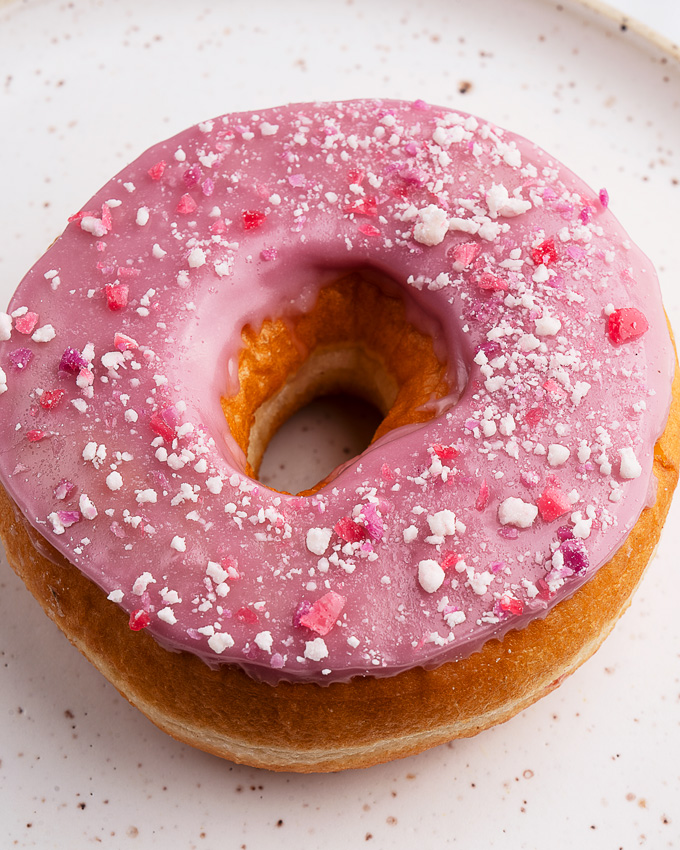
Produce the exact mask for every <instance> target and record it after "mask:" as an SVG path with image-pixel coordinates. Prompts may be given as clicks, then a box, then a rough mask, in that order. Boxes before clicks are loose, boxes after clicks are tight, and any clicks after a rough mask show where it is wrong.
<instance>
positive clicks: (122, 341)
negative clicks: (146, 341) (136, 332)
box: [113, 333, 139, 351]
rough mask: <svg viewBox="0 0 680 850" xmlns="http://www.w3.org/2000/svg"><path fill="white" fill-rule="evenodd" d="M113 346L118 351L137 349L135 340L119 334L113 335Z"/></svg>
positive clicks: (137, 344) (137, 345)
mask: <svg viewBox="0 0 680 850" xmlns="http://www.w3.org/2000/svg"><path fill="white" fill-rule="evenodd" d="M113 345H114V348H117V349H118V351H130V349H133V348H139V343H138V342H137V340H135V339H133V338H132V337H131V336H127V335H126V334H121V333H115V334H114V335H113Z"/></svg>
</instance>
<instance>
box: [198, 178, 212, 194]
mask: <svg viewBox="0 0 680 850" xmlns="http://www.w3.org/2000/svg"><path fill="white" fill-rule="evenodd" d="M201 191H202V192H203V194H204V195H205V196H206V198H209V197H210V196H211V195H212V193H213V192H214V191H215V184H214V183H213V181H212V180H211V179H210V177H206V178H205V180H204V181H203V183H202V184H201Z"/></svg>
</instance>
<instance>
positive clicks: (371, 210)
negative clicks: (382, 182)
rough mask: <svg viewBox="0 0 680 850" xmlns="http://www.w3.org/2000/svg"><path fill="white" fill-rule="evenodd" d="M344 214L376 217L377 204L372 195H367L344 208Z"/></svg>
mask: <svg viewBox="0 0 680 850" xmlns="http://www.w3.org/2000/svg"><path fill="white" fill-rule="evenodd" d="M345 212H346V213H354V214H355V215H370V216H372V215H378V202H377V200H376V199H375V198H374V197H373V196H372V195H369V196H367V197H366V198H363V199H362V200H360V201H356V202H355V203H353V204H348V205H347V206H346V207H345Z"/></svg>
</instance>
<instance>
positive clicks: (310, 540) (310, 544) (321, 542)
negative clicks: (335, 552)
mask: <svg viewBox="0 0 680 850" xmlns="http://www.w3.org/2000/svg"><path fill="white" fill-rule="evenodd" d="M332 533H333V530H332V529H331V528H310V529H309V531H308V532H307V548H308V549H309V551H310V552H313V553H314V554H315V555H323V554H324V552H325V551H326V549H328V544H329V543H330V542H331V534H332Z"/></svg>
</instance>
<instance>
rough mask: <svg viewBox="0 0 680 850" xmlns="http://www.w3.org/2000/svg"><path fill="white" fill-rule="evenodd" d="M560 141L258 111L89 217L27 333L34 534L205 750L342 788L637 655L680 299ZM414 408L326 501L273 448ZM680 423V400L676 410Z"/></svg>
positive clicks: (156, 708) (116, 188)
mask: <svg viewBox="0 0 680 850" xmlns="http://www.w3.org/2000/svg"><path fill="white" fill-rule="evenodd" d="M608 206H609V198H608V194H607V192H606V191H605V190H601V191H600V192H595V191H593V190H591V189H589V188H588V187H587V186H586V185H585V184H584V183H583V182H582V181H581V180H580V179H579V178H577V177H576V176H575V175H574V174H572V173H571V172H570V171H569V170H568V169H567V168H565V167H564V166H563V165H562V164H561V163H559V162H558V161H557V160H556V159H554V158H553V157H551V156H550V155H549V154H548V153H546V152H544V151H543V150H541V149H540V148H538V147H537V146H535V145H534V144H532V143H530V142H528V141H527V140H525V139H523V138H521V137H519V136H517V135H514V134H513V133H510V132H507V131H505V130H503V129H501V128H498V127H496V126H494V125H493V124H491V123H489V122H487V121H484V120H482V119H479V118H475V117H474V116H471V115H467V114H464V113H462V112H459V111H456V110H452V109H448V108H443V107H437V106H432V105H429V104H427V103H425V102H423V101H415V102H411V103H406V102H401V101H391V100H365V101H364V100H359V101H352V102H343V103H314V104H297V105H289V106H285V107H281V108H274V109H265V110H261V111H258V112H250V113H240V114H231V115H224V116H222V117H219V118H216V119H214V120H210V121H206V122H204V123H201V124H199V125H197V126H196V127H193V128H191V129H188V130H186V131H184V132H182V133H180V134H179V135H177V136H174V137H173V138H171V139H169V140H168V141H165V142H162V143H160V144H158V145H155V146H154V147H152V148H150V149H149V150H147V151H146V152H145V153H143V154H142V155H141V156H140V157H139V158H138V159H137V160H135V161H134V162H133V163H132V164H131V165H129V166H127V167H125V168H124V169H123V170H122V171H121V172H120V173H119V174H118V175H117V176H116V177H114V178H113V179H112V180H111V181H110V182H109V183H107V184H106V185H105V186H104V187H103V188H102V189H101V190H100V191H99V192H98V193H97V194H96V195H94V197H93V198H92V199H91V200H90V201H88V202H87V203H86V204H85V205H84V206H83V208H82V209H81V210H80V211H79V212H77V213H76V214H74V215H73V216H71V217H70V218H69V220H68V223H67V225H66V229H65V231H64V233H63V234H62V235H61V236H60V237H59V238H58V239H57V240H56V241H55V242H54V244H53V245H52V246H51V247H50V248H49V250H48V251H47V252H46V253H45V255H44V256H43V257H42V258H41V259H40V260H39V261H38V262H37V263H36V264H35V266H34V267H33V268H32V269H31V270H30V271H29V272H28V274H27V275H26V277H25V278H24V279H23V281H22V282H21V283H20V285H19V287H18V289H17V291H16V293H15V295H14V296H13V298H12V301H11V303H10V305H9V307H8V310H7V313H2V314H0V416H2V421H3V422H4V423H5V427H4V428H3V429H2V431H1V432H0V481H1V483H2V486H1V487H0V500H1V503H2V509H1V510H0V534H1V535H2V539H3V541H4V545H5V548H6V551H7V557H8V560H9V562H10V564H11V565H12V567H13V568H14V569H15V570H16V572H17V573H18V574H19V575H20V576H21V577H22V579H23V580H24V581H25V583H26V585H27V587H28V588H29V590H30V591H31V592H32V593H33V594H34V595H35V597H36V598H37V599H38V601H39V602H40V604H41V605H42V607H43V608H44V609H45V611H46V613H47V614H48V615H49V616H50V617H51V618H52V619H53V620H54V622H55V623H56V624H57V625H58V626H59V628H60V629H61V630H62V631H63V632H64V633H65V634H66V636H67V637H68V638H69V640H70V641H71V642H72V643H73V644H74V645H75V646H76V647H78V649H80V650H81V651H82V652H83V653H84V654H85V655H86V656H87V657H88V658H89V659H90V660H91V661H92V662H93V663H94V664H95V665H96V666H97V667H98V668H99V670H100V671H101V672H102V673H103V674H104V675H105V676H106V677H107V678H108V679H109V680H110V681H111V682H112V683H113V684H114V685H115V686H116V688H118V690H119V691H120V692H121V693H122V694H123V695H124V696H125V697H126V698H127V699H128V700H130V702H131V703H133V704H134V705H136V706H137V707H138V708H139V709H141V711H143V712H144V713H145V714H146V715H147V716H148V717H149V718H150V719H151V720H152V721H153V722H154V723H155V724H157V725H158V726H159V727H160V728H161V729H164V730H165V731H167V732H168V733H169V734H171V735H173V736H174V737H175V738H177V739H179V740H181V741H184V742H187V743H189V744H191V745H193V746H196V747H199V748H201V749H204V750H206V751H208V752H211V753H215V754H216V755H219V756H222V757H225V758H227V759H230V760H232V761H235V762H240V763H246V764H249V765H253V766H257V767H266V768H270V769H274V770H294V771H300V772H312V771H333V770H339V769H342V768H347V767H365V766H369V765H372V764H376V763H379V762H382V761H386V760H389V759H392V758H396V757H400V756H405V755H409V754H412V753H416V752H419V751H421V750H423V749H425V748H427V747H431V746H435V745H437V744H439V743H442V742H444V741H449V740H452V739H454V738H457V737H461V736H469V735H473V734H476V733H477V732H479V731H481V730H483V729H486V728H488V727H490V726H492V725H494V724H496V723H499V722H502V721H504V720H507V719H509V718H510V717H512V716H513V715H515V714H516V713H517V712H518V711H520V710H522V709H523V708H525V707H527V706H528V705H530V704H531V703H533V702H534V701H536V700H537V699H538V698H540V697H541V696H543V695H545V694H546V693H549V692H550V691H551V690H552V689H553V688H555V687H556V686H557V685H558V684H559V683H560V682H561V681H562V680H563V679H564V678H565V677H566V676H567V675H569V674H570V673H571V672H573V671H574V670H575V669H576V668H577V667H578V666H579V665H580V664H581V663H582V662H583V661H584V660H585V659H586V658H588V657H589V656H590V655H591V654H592V653H593V652H594V651H595V650H596V649H597V648H598V647H599V645H600V644H601V642H602V641H603V639H604V638H605V636H606V635H607V634H608V633H609V631H610V630H611V629H612V628H613V626H614V624H615V623H616V621H617V620H618V618H619V617H620V616H621V614H622V613H623V611H624V610H625V608H626V607H627V606H628V604H629V602H630V599H631V596H632V594H633V592H634V590H635V588H636V586H637V584H638V582H639V581H640V578H641V576H642V574H643V572H644V569H645V567H646V565H647V563H648V561H649V559H650V557H651V554H652V552H653V550H654V547H655V545H656V543H657V541H658V539H659V535H660V533H661V527H662V525H663V521H664V518H665V516H666V513H667V511H668V507H669V504H670V500H671V496H672V493H673V489H674V487H675V484H676V481H677V477H678V458H679V457H680V432H679V428H678V421H679V419H678V382H677V377H676V372H675V370H676V358H675V353H674V347H673V343H672V340H671V336H670V333H669V329H668V325H667V321H666V317H665V314H664V310H663V307H662V303H661V297H660V292H659V287H658V282H657V279H656V275H655V272H654V269H653V267H652V265H651V263H650V262H649V260H648V259H647V258H646V257H645V256H644V255H643V254H642V253H641V252H640V251H639V250H638V249H637V248H636V247H635V246H634V245H633V244H632V243H631V242H630V240H629V238H628V236H627V235H626V233H625V232H624V231H623V229H622V228H621V226H620V225H619V224H618V222H617V221H616V220H615V218H614V217H613V215H612V213H611V212H610V210H609V209H608ZM335 391H343V392H348V393H352V394H355V395H358V396H361V397H364V398H366V399H368V400H369V401H371V402H372V403H373V404H374V405H376V406H377V407H378V408H379V409H380V410H381V412H382V414H383V416H384V419H383V421H382V423H381V425H380V427H379V428H378V430H377V431H376V433H375V435H374V438H373V440H372V442H371V444H370V445H369V446H368V448H367V449H366V450H365V451H364V452H363V453H362V454H361V455H360V456H358V457H356V458H353V459H351V460H350V461H348V462H347V463H345V464H343V465H342V466H340V467H338V468H337V469H335V470H334V471H333V472H332V473H331V474H330V475H329V476H328V477H327V478H326V479H324V480H323V481H321V482H319V483H318V484H317V486H316V487H314V488H312V489H310V490H309V491H305V492H303V493H285V492H278V491H275V490H272V489H271V488H269V487H267V486H265V485H264V484H262V483H261V482H260V481H258V470H259V466H260V462H261V460H262V456H263V454H264V451H265V449H266V447H267V444H268V442H269V440H270V438H271V436H272V435H273V434H274V433H275V431H276V430H277V429H278V428H279V427H280V425H281V424H282V423H283V422H284V421H285V420H286V419H287V418H289V417H290V416H291V415H292V413H293V412H294V411H295V410H297V409H299V408H300V407H301V406H303V405H305V404H306V403H307V402H308V401H309V400H310V399H312V398H315V397H317V396H319V395H323V394H324V393H328V392H335ZM669 411H670V413H669Z"/></svg>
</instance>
